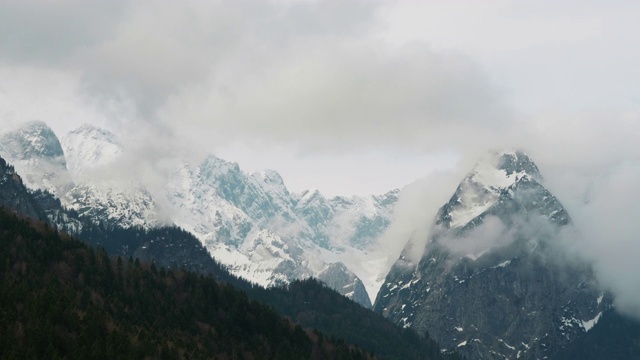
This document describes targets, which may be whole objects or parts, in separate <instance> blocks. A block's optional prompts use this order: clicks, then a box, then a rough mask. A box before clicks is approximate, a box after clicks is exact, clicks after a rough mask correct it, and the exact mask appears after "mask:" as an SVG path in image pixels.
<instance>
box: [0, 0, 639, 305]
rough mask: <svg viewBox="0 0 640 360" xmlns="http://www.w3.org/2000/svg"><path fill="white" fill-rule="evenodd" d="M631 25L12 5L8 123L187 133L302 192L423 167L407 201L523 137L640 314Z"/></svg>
mask: <svg viewBox="0 0 640 360" xmlns="http://www.w3.org/2000/svg"><path fill="white" fill-rule="evenodd" d="M639 18H640V3H638V2H635V3H634V2H630V1H622V0H612V1H606V2H605V1H596V0H581V1H568V0H564V1H563V0H561V1H557V0H554V1H551V0H520V1H513V0H485V1H475V0H469V1H462V0H437V1H428V0H421V1H418V0H415V1H411V0H393V1H391V0H389V1H385V0H380V1H369V0H366V1H365V0H362V1H361V0H333V1H331V0H326V1H324V0H318V1H311V0H273V1H257V0H246V1H237V0H217V1H196V0H184V1H170V0H166V1H162V0H160V1H154V2H153V3H151V2H149V1H145V0H138V1H136V0H126V1H124V0H122V1H118V0H112V1H85V0H58V1H45V0H16V1H9V0H5V1H0V79H2V81H1V82H0V126H1V128H8V127H10V126H13V125H15V124H17V123H20V122H23V121H29V120H34V119H39V120H43V121H46V122H47V123H49V124H50V125H51V126H52V127H53V128H54V130H55V131H56V132H58V134H59V135H61V134H63V133H65V132H67V131H69V130H71V129H73V128H75V127H77V126H79V125H80V124H82V123H93V124H96V125H99V126H104V127H106V128H108V129H111V130H112V131H114V132H116V133H119V134H121V135H123V134H124V135H127V136H134V137H135V136H139V137H140V138H141V139H144V141H147V142H148V141H155V142H157V143H158V144H161V145H162V146H164V144H167V146H173V145H174V144H189V146H197V147H199V148H200V149H201V150H200V151H208V152H214V153H216V154H218V155H219V156H221V157H223V158H225V159H227V160H230V161H236V162H238V163H239V164H240V165H241V167H242V168H244V169H245V170H248V171H254V170H260V169H264V168H273V169H276V170H278V171H279V172H280V173H281V174H282V175H283V177H284V179H285V182H286V183H287V185H288V186H289V187H290V188H291V189H292V190H294V191H301V190H303V189H306V188H319V189H320V190H321V191H323V192H324V193H325V194H328V195H335V194H356V193H357V194H370V193H384V192H386V191H388V190H390V189H393V188H397V187H402V186H404V185H406V184H408V183H411V182H413V181H415V180H416V179H419V178H424V177H427V180H422V184H423V188H422V190H420V186H417V185H414V187H415V188H416V189H418V190H416V191H414V192H413V194H426V195H424V197H423V198H421V197H420V196H418V195H416V196H414V198H413V199H412V204H413V205H414V206H405V207H404V208H405V209H409V210H408V211H409V212H410V213H415V209H416V206H422V205H424V204H425V203H428V204H429V206H430V209H432V210H433V209H437V207H438V206H440V205H441V203H440V202H441V201H444V199H446V197H447V196H449V194H450V191H451V190H452V188H455V185H456V181H458V180H459V178H460V176H461V175H460V174H463V173H464V172H465V171H467V170H468V169H469V165H470V164H471V163H472V162H473V159H475V158H476V157H477V156H478V154H479V153H480V152H482V151H484V150H486V149H489V148H503V147H509V148H513V147H515V148H521V149H524V150H525V151H527V152H528V153H529V155H531V156H532V158H533V159H534V161H536V163H537V164H538V165H539V167H540V169H541V170H542V172H543V175H544V176H545V178H546V180H547V185H548V186H549V187H550V189H551V190H552V191H553V192H554V193H556V194H557V195H558V197H559V198H560V199H561V200H562V201H563V203H564V204H565V205H566V206H567V208H569V212H570V213H571V214H572V216H573V217H574V220H575V221H576V223H578V224H579V225H581V226H582V228H583V230H584V229H586V230H587V231H586V233H587V234H588V236H587V239H586V240H584V241H585V244H586V245H585V246H582V247H583V248H584V249H588V250H585V253H586V256H594V257H597V256H599V257H600V258H602V259H604V260H603V261H601V262H600V263H599V265H598V266H599V270H600V277H601V279H603V281H606V282H607V284H608V286H610V287H612V288H614V289H615V290H616V291H617V292H618V294H619V295H620V299H622V300H620V303H621V304H623V305H624V304H627V305H626V306H625V309H627V310H629V311H630V312H635V313H636V314H640V308H638V305H634V304H637V299H638V298H640V280H638V277H637V274H638V273H640V269H638V266H637V265H635V264H636V263H637V261H636V258H637V254H638V253H640V245H639V244H638V241H637V239H638V234H640V229H639V228H638V225H636V223H637V221H636V220H635V218H634V217H636V216H637V214H640V198H638V193H639V192H638V190H637V184H640V171H639V169H640V141H638V140H639V139H640V118H639V116H638V115H639V114H640V86H638V84H640V67H639V66H638V64H640V44H639V43H638V42H639V41H640V40H639V39H640V26H638V25H637V20H638V19H639ZM1 128H0V130H1ZM149 148H150V149H151V151H149V152H148V154H149V155H150V156H149V161H153V159H155V158H156V156H157V150H158V148H159V147H158V146H157V144H156V145H154V146H150V147H149ZM202 149H203V150H202ZM170 150H171V149H168V151H170ZM142 153H144V152H142ZM151 155H154V156H151ZM438 171H447V173H451V174H453V175H452V177H451V179H452V180H451V181H438V182H437V183H438V184H445V185H443V187H442V188H440V187H437V186H435V185H433V184H435V183H434V182H431V183H430V182H429V180H428V179H429V178H433V177H434V176H436V177H438V178H439V179H442V178H446V176H444V177H443V176H442V174H441V173H438ZM429 186H431V188H432V189H431V190H429V191H425V190H424V189H425V188H427V189H428V188H429ZM437 191H439V193H435V192H437ZM434 194H435V196H434ZM421 199H423V200H424V201H421ZM434 199H437V201H436V200H434ZM636 200H637V201H636ZM431 202H433V204H431ZM430 211H431V210H430ZM432 212H433V211H432ZM427 213H428V211H427ZM413 218H415V219H416V220H415V221H417V222H420V223H422V224H424V223H425V220H424V218H423V217H416V216H413ZM634 306H635V307H634Z"/></svg>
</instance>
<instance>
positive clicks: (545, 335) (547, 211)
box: [374, 152, 610, 359]
mask: <svg viewBox="0 0 640 360" xmlns="http://www.w3.org/2000/svg"><path fill="white" fill-rule="evenodd" d="M493 160H497V161H492V162H491V163H490V164H491V166H487V164H480V165H479V166H478V167H477V168H476V169H475V170H474V171H472V172H471V173H470V174H469V175H468V176H467V177H466V178H465V179H464V180H463V181H462V182H461V184H460V186H459V187H458V189H457V190H456V192H455V193H454V195H453V197H452V198H451V200H450V201H449V202H448V203H447V204H445V205H444V206H443V207H442V208H441V209H440V211H439V213H438V215H437V218H436V219H435V221H434V225H433V229H432V233H431V237H430V239H429V241H428V243H427V246H426V248H425V250H424V253H423V255H422V257H421V258H420V259H419V261H417V262H416V261H412V260H411V259H412V257H410V256H409V254H408V253H404V254H403V255H402V257H401V258H400V259H399V260H398V261H397V262H396V264H395V265H394V266H393V268H392V270H391V272H390V273H389V275H388V276H387V278H386V280H385V284H384V285H383V286H382V288H381V290H380V292H379V294H378V297H377V299H376V302H375V306H374V309H375V310H376V311H378V312H381V313H382V314H383V315H384V316H386V317H389V318H390V319H392V320H393V321H394V322H396V323H398V324H400V325H402V326H404V327H411V328H412V329H414V330H416V331H418V332H421V333H425V332H427V331H428V332H429V334H430V335H431V336H432V337H433V338H435V339H436V340H437V341H439V342H440V344H441V345H442V346H443V347H444V348H447V349H450V350H457V351H459V352H461V353H462V354H464V355H466V356H468V357H469V358H470V359H516V358H520V359H538V358H540V359H542V358H545V357H550V356H552V355H553V354H554V353H555V352H556V351H558V350H559V349H561V348H562V347H563V346H565V345H566V344H568V343H570V342H571V341H574V340H576V339H578V338H579V337H580V336H582V335H583V334H584V333H585V332H586V331H588V330H589V329H590V327H591V326H592V325H593V323H594V322H596V321H597V320H598V318H599V314H601V313H602V311H604V310H605V309H606V308H607V307H608V306H610V299H609V297H608V296H606V295H604V294H603V293H601V292H600V290H599V289H598V287H597V284H596V282H595V278H594V275H593V272H592V270H591V269H590V267H589V266H588V265H587V264H585V263H581V262H579V261H578V260H571V259H569V258H566V257H564V256H563V252H562V250H561V249H562V246H561V244H560V242H561V241H562V233H563V231H572V230H571V226H570V224H571V220H570V217H569V215H568V213H567V212H566V210H565V209H564V207H563V206H562V204H561V203H560V202H559V201H558V199H557V198H555V196H553V195H552V194H551V193H550V192H549V191H548V190H546V189H545V188H544V187H543V186H542V185H541V184H540V182H539V181H540V180H541V176H540V174H539V171H538V168H537V166H535V164H533V162H532V161H531V160H530V159H529V158H528V157H527V156H526V155H524V154H523V153H521V152H516V153H505V154H501V155H499V156H498V157H497V159H493Z"/></svg>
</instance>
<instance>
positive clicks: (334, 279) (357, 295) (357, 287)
mask: <svg viewBox="0 0 640 360" xmlns="http://www.w3.org/2000/svg"><path fill="white" fill-rule="evenodd" d="M318 280H320V281H322V282H324V283H325V284H327V286H329V287H330V288H332V289H334V290H336V291H338V292H339V293H340V294H342V295H344V296H346V297H348V298H349V299H351V300H353V301H355V302H357V303H358V304H360V305H362V306H364V307H366V308H367V309H370V308H371V301H370V300H369V295H367V290H366V289H365V287H364V284H363V283H362V281H360V279H359V278H358V277H357V276H356V274H354V273H353V272H351V271H350V270H349V269H347V267H346V266H345V265H344V264H343V263H340V262H338V263H333V264H331V265H329V266H328V267H327V268H326V269H325V270H324V271H323V272H322V273H320V275H318Z"/></svg>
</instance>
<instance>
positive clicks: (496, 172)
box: [0, 122, 640, 359]
mask: <svg viewBox="0 0 640 360" xmlns="http://www.w3.org/2000/svg"><path fill="white" fill-rule="evenodd" d="M131 151H132V150H131V149H129V148H127V146H126V145H125V144H123V143H122V142H121V141H120V140H119V138H118V136H116V135H115V134H113V133H111V132H109V131H107V130H104V129H100V128H97V127H94V126H91V125H84V126H82V127H80V128H78V129H76V130H73V131H71V132H69V133H68V134H65V135H64V136H61V137H60V138H58V137H57V135H56V134H55V133H54V132H53V131H52V130H51V129H50V128H49V127H48V126H47V125H46V124H45V123H43V122H32V123H28V124H25V125H23V126H22V127H20V128H18V129H15V130H12V131H6V132H4V133H3V134H2V135H0V170H2V178H1V179H0V187H1V188H2V189H3V191H2V192H0V204H4V206H7V207H9V208H11V209H15V210H16V211H18V212H19V213H21V214H23V215H25V216H28V217H31V218H34V219H39V220H43V221H47V222H48V223H50V224H52V225H53V226H55V227H56V228H58V229H60V230H63V231H65V232H68V233H70V234H74V235H75V236H77V237H79V238H80V239H82V240H85V241H87V242H89V243H90V244H93V245H99V246H102V247H104V248H105V249H107V251H109V252H110V253H112V254H116V255H119V256H124V257H134V258H139V259H141V260H144V261H148V262H153V263H157V264H158V265H160V266H166V267H169V268H173V269H176V268H185V269H190V270H193V271H197V272H200V273H205V274H209V275H213V276H217V277H218V279H219V280H220V281H227V282H230V283H233V284H234V285H235V286H238V287H239V288H241V289H244V290H245V291H247V293H248V294H250V296H253V297H255V298H257V299H260V300H261V301H263V302H266V303H270V304H271V305H272V306H274V307H276V308H277V309H279V311H280V312H281V313H282V314H284V315H285V316H288V317H290V318H292V319H295V320H296V321H299V322H300V323H303V324H307V325H306V326H312V327H315V328H321V329H324V330H323V331H329V332H330V333H336V334H340V336H342V337H347V338H348V337H349V336H355V338H354V340H353V341H354V343H359V344H365V345H366V346H368V347H369V348H371V347H372V346H373V347H375V344H373V345H372V343H371V342H370V340H371V339H373V338H376V336H377V335H375V334H370V336H369V337H364V338H363V337H357V336H356V335H357V334H356V333H359V332H362V330H350V331H348V332H345V331H344V328H349V329H352V327H351V326H352V324H354V323H357V322H358V321H362V319H360V320H356V319H355V318H354V319H351V320H349V321H347V322H345V323H341V324H343V325H340V326H338V327H336V326H335V325H336V324H335V323H334V322H335V321H333V320H330V319H332V316H333V319H334V320H335V319H336V318H337V317H336V316H337V315H335V313H334V315H331V313H332V312H335V311H336V310H335V309H336V308H339V307H345V306H347V307H348V305H346V304H338V303H339V301H338V302H333V304H334V305H332V306H330V307H328V308H327V309H328V310H326V311H325V312H323V313H322V314H319V313H317V311H318V308H319V307H323V306H325V305H323V304H326V303H327V299H329V298H331V295H322V296H321V298H316V297H317V296H320V294H321V293H322V292H323V291H321V290H318V288H317V285H314V284H315V283H313V282H311V283H300V282H298V281H297V280H298V279H305V278H308V277H315V278H317V279H319V280H320V281H322V282H323V283H324V284H326V285H327V286H329V287H331V288H332V289H334V290H335V291H337V292H339V293H340V294H342V295H344V296H346V297H348V298H349V299H352V300H353V301H356V302H357V303H359V304H361V305H362V306H364V307H367V308H373V310H374V311H375V312H377V313H379V314H381V315H383V316H384V317H385V318H387V319H389V320H391V321H392V322H393V323H395V324H396V325H398V326H399V327H401V328H404V329H406V331H408V332H409V333H408V334H412V333H413V331H415V332H416V333H418V334H420V335H422V336H424V337H425V338H427V339H428V338H429V337H433V339H435V340H436V341H437V342H438V343H439V346H440V347H441V352H442V354H451V355H452V356H454V357H455V356H457V355H455V354H456V353H461V354H463V355H465V356H466V357H467V358H469V359H572V358H578V357H579V358H583V357H585V356H587V355H590V356H591V358H594V357H593V356H596V355H595V354H598V356H600V358H602V356H605V357H607V358H612V359H637V358H640V351H638V347H637V344H638V343H639V341H640V338H638V334H640V325H639V324H638V323H637V322H636V321H634V320H632V319H628V318H626V317H624V316H622V315H620V314H618V313H617V311H616V309H615V306H614V298H613V296H612V294H610V293H609V292H607V290H606V288H604V287H603V286H602V285H601V284H599V283H598V281H597V278H596V276H595V273H594V270H593V268H592V266H591V264H590V263H589V262H587V261H585V260H583V259H580V258H577V257H575V256H572V255H570V254H567V253H566V246H564V242H565V241H566V239H567V237H568V236H569V237H570V236H571V235H575V234H579V231H580V229H577V228H576V226H575V225H574V223H573V221H572V219H571V216H570V214H569V212H568V211H567V209H566V208H565V207H564V206H563V204H562V203H561V202H560V200H559V199H558V198H557V197H556V196H555V195H554V194H552V193H551V192H550V191H549V190H548V189H547V188H546V187H545V186H544V183H545V181H544V178H543V176H542V174H541V172H540V169H539V168H538V166H537V165H536V164H535V163H534V162H533V160H532V159H531V158H529V157H528V156H527V155H526V154H525V153H524V152H522V151H517V150H513V151H501V152H496V153H492V154H490V155H489V156H487V157H486V158H484V159H482V160H480V161H479V162H478V163H477V164H476V166H475V167H474V168H473V169H472V170H471V171H470V172H469V173H468V174H467V175H466V176H465V177H464V178H463V179H462V181H461V182H460V183H459V185H458V187H457V188H456V190H455V192H454V193H453V194H452V195H451V197H450V199H449V201H447V202H446V203H444V204H442V206H441V207H440V209H439V211H438V213H437V215H436V216H435V218H434V219H424V222H425V223H426V224H430V231H429V234H428V235H427V236H424V235H420V234H421V233H420V232H415V233H413V235H412V236H411V237H409V238H406V239H404V238H401V239H392V241H394V243H393V244H389V243H384V241H388V240H383V239H385V237H384V236H383V235H384V234H385V231H386V230H387V229H388V228H389V226H390V225H391V223H392V222H393V221H394V216H395V214H394V209H395V205H396V204H397V202H398V198H399V196H400V194H401V193H400V191H399V190H393V191H390V192H388V193H386V194H383V195H375V196H351V197H343V196H338V197H333V198H327V197H325V196H323V195H322V194H321V193H320V192H319V191H318V190H307V191H303V192H302V193H292V192H290V191H289V190H288V188H287V187H286V185H285V184H284V181H283V179H282V177H281V176H280V175H279V174H278V173H277V172H275V171H273V170H265V171H262V172H255V173H247V172H244V171H242V170H241V168H240V166H239V165H238V164H236V163H231V162H228V161H225V160H223V159H220V158H218V157H216V156H215V155H212V154H208V155H206V156H204V157H202V158H196V157H194V156H183V155H178V156H177V161H175V162H172V163H170V164H168V166H165V167H164V168H163V170H164V171H165V172H164V173H162V177H161V180H160V181H158V179H157V178H150V177H149V174H147V173H144V169H143V168H144V166H143V164H139V163H136V161H140V160H141V159H137V160H135V161H132V160H131V159H132V157H131V156H132V154H131ZM175 153H176V154H183V153H186V152H185V151H183V150H182V149H176V150H175ZM2 158H6V159H7V160H8V161H9V162H10V163H12V164H15V169H14V168H13V167H11V166H9V165H8V164H7V162H5V161H4V160H3V159H2ZM18 174H21V175H22V174H25V175H23V176H22V177H21V176H20V175H18ZM155 175H158V174H157V173H156V174H155ZM23 181H24V184H26V185H27V186H28V187H30V188H31V189H32V190H27V189H26V188H24V186H23V185H22V182H23ZM426 205H427V204H425V206H426ZM214 259H215V260H214ZM395 259H397V260H396V261H395V263H393V260H395ZM389 260H392V261H391V262H390V261H389ZM220 264H222V265H220ZM387 264H392V266H390V265H387ZM222 267H224V269H227V270H228V271H229V272H230V274H229V273H227V272H226V270H222ZM225 274H226V275H225ZM236 276H239V277H241V278H243V279H244V280H238V279H236V278H235V277H236ZM220 277H224V279H222V278H220ZM254 285H260V286H259V287H254ZM262 287H265V288H266V287H271V288H272V290H271V291H274V292H273V293H271V294H270V295H264V293H262V292H261V291H262V290H260V289H262ZM278 291H285V293H286V292H287V291H288V292H292V293H293V292H295V293H296V294H295V295H294V296H295V297H296V299H305V300H304V304H305V305H302V304H298V303H297V302H296V301H292V299H291V297H289V295H286V294H285V295H282V294H281V295H278V294H279V293H278ZM251 294H253V295H251ZM276 298H277V299H280V300H277V301H275V302H274V299H276ZM371 299H375V302H373V303H372V302H371ZM307 304H308V306H307ZM312 304H313V305H312ZM294 309H296V310H294ZM348 313H349V315H347V313H344V312H343V313H342V314H343V315H341V318H343V317H348V316H355V315H353V314H355V313H358V314H361V313H360V312H359V311H355V310H350V311H349V312H348ZM358 316H364V317H368V316H369V315H364V313H362V314H361V315H358ZM367 319H368V318H367ZM367 321H370V320H367ZM376 321H378V320H376ZM349 324H351V325H349ZM385 326H387V325H377V326H376V329H382V328H385ZM365 327H366V326H365ZM341 328H342V329H343V330H340V329H341ZM354 331H355V332H354ZM392 333H393V331H391V332H389V333H388V334H390V335H389V336H390V337H391V338H394V339H396V337H395V336H396V335H391V334H392ZM407 336H409V338H411V336H413V335H407ZM406 339H407V338H404V340H398V341H406ZM368 340H369V342H368ZM387 340H388V339H387ZM379 341H382V339H381V338H380V340H379ZM419 343H420V341H418V342H417V343H416V344H418V345H416V346H417V347H418V348H419V347H420V346H422V345H419ZM607 343H611V344H616V349H610V348H609V345H607ZM388 348H393V345H392V344H387V345H385V346H384V347H383V349H388ZM429 349H432V347H430V348H429ZM614 350H615V351H614ZM411 351H414V350H413V348H412V350H411ZM429 351H431V350H429ZM411 353H412V354H414V355H415V354H416V353H415V352H411ZM578 354H580V355H578ZM414 355H412V356H414ZM429 356H430V357H434V355H433V354H430V355H429ZM598 356H596V357H595V358H598Z"/></svg>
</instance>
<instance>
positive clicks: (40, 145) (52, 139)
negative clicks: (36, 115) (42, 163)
mask: <svg viewBox="0 0 640 360" xmlns="http://www.w3.org/2000/svg"><path fill="white" fill-rule="evenodd" d="M0 146H2V148H3V149H4V150H5V151H7V152H9V156H10V157H11V158H13V159H15V160H27V159H33V158H55V157H59V156H64V152H63V151H62V147H61V146H60V141H59V140H58V137H57V136H56V134H55V133H54V132H53V130H51V128H50V127H49V126H48V125H47V124H45V123H44V122H42V121H31V122H27V123H24V124H22V126H20V127H19V128H17V129H16V130H14V131H11V132H8V133H5V134H4V135H3V136H2V144H0Z"/></svg>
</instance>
